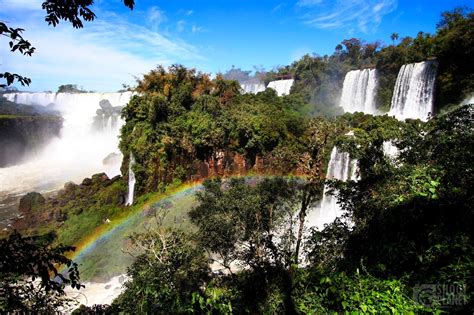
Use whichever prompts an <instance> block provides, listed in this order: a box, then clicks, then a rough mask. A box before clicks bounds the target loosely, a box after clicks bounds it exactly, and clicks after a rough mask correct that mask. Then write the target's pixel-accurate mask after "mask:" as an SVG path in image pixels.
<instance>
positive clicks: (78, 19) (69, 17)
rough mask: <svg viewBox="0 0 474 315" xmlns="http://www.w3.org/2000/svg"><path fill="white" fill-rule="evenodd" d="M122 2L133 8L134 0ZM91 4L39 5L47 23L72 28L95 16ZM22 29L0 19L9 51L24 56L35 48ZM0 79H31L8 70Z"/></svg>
mask: <svg viewBox="0 0 474 315" xmlns="http://www.w3.org/2000/svg"><path fill="white" fill-rule="evenodd" d="M123 3H124V5H125V6H126V7H128V8H130V10H133V7H134V5H135V1H134V0H123ZM93 4H94V0H46V1H44V2H43V3H42V5H41V7H42V8H43V10H45V11H46V16H45V21H46V22H47V23H48V25H52V26H53V27H55V26H56V25H58V24H59V22H60V20H64V21H67V22H70V23H71V24H72V26H73V27H74V28H82V27H83V26H84V24H83V20H84V21H86V22H89V21H93V20H94V19H95V18H96V15H95V13H94V12H93V11H92V10H91V9H90V7H91V6H92V5H93ZM24 31H25V30H24V29H22V28H12V27H9V26H8V25H7V24H6V23H5V21H0V35H3V36H5V37H8V38H9V39H10V41H9V45H10V51H11V52H15V51H19V52H20V53H21V54H23V55H25V56H31V55H32V54H33V53H34V51H35V48H34V47H33V46H32V45H31V43H30V42H29V41H28V40H26V39H24V38H23V36H22V33H23V32H24ZM0 79H4V80H5V81H6V84H5V83H4V84H0V87H6V86H8V85H11V84H13V83H14V82H15V81H17V82H19V83H20V84H21V85H23V86H24V85H30V83H31V79H29V78H27V77H24V76H22V75H19V74H17V73H10V72H3V73H0Z"/></svg>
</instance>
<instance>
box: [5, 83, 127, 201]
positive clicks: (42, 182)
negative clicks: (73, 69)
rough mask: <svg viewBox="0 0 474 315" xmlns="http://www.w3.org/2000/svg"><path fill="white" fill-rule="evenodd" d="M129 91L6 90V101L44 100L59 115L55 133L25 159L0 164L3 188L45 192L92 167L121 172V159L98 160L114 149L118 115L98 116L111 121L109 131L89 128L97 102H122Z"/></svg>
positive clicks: (39, 102) (112, 173) (79, 178)
mask: <svg viewBox="0 0 474 315" xmlns="http://www.w3.org/2000/svg"><path fill="white" fill-rule="evenodd" d="M131 95H132V93H131V92H126V93H73V94H71V93H8V94H4V95H3V96H4V97H5V98H7V99H8V100H9V101H13V102H15V103H20V104H26V105H39V106H45V107H48V108H50V109H52V110H55V111H58V112H60V114H61V116H62V117H63V119H64V123H63V128H62V130H61V134H60V138H58V139H54V140H52V141H51V142H50V143H48V144H47V145H46V146H45V147H43V148H42V149H41V150H40V151H39V152H37V153H36V154H35V155H34V156H30V157H28V159H27V160H26V162H25V163H24V164H20V165H15V166H11V167H8V168H0V183H1V189H0V190H2V191H7V192H10V193H24V192H27V191H33V190H34V191H38V192H45V191H48V190H52V189H57V188H59V187H61V186H62V185H63V184H64V183H65V182H67V181H74V182H76V183H77V182H80V181H82V179H83V178H85V177H89V176H91V175H92V174H94V173H99V172H105V173H106V174H107V175H108V176H109V177H113V176H115V175H119V174H120V164H121V159H118V161H117V162H116V163H112V164H107V165H104V164H103V160H104V158H105V157H107V156H108V155H109V154H110V153H113V152H115V153H119V152H120V151H119V149H118V142H119V139H118V135H119V129H120V126H121V124H123V121H122V120H121V119H120V118H118V120H117V123H116V126H115V127H114V123H113V120H110V122H109V120H108V119H104V118H103V117H98V118H97V121H98V122H100V123H102V124H103V123H106V124H110V129H111V131H110V132H105V131H100V132H97V131H95V132H94V131H93V128H92V124H93V121H94V117H96V115H97V111H98V110H100V106H99V103H100V102H101V101H102V100H108V102H109V103H110V104H111V106H115V107H117V106H124V105H126V104H127V103H128V101H129V99H130V97H131Z"/></svg>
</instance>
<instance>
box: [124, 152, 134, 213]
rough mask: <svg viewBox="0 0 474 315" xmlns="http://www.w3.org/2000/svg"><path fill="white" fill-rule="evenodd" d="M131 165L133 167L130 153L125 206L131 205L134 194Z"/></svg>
mask: <svg viewBox="0 0 474 315" xmlns="http://www.w3.org/2000/svg"><path fill="white" fill-rule="evenodd" d="M133 165H135V157H134V156H133V154H132V153H130V162H129V163H128V197H127V203H126V205H127V206H130V205H132V204H133V197H134V194H135V182H136V179H135V173H134V172H133Z"/></svg>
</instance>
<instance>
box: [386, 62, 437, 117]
mask: <svg viewBox="0 0 474 315" xmlns="http://www.w3.org/2000/svg"><path fill="white" fill-rule="evenodd" d="M437 67H438V62H437V61H435V60H431V61H424V62H418V63H411V64H406V65H403V66H402V67H401V69H400V71H399V72H398V77H397V81H396V83H395V89H394V91H393V96H392V104H391V107H390V111H389V115H393V116H395V117H396V118H397V119H400V120H404V119H406V118H418V119H421V120H427V119H428V115H429V114H430V113H432V112H433V94H434V93H433V92H434V85H435V78H436V71H437Z"/></svg>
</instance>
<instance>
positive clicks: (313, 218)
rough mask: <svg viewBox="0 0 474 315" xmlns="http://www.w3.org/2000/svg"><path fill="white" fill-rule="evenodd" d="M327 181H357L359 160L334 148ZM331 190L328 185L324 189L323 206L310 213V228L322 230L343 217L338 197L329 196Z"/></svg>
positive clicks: (308, 217)
mask: <svg viewBox="0 0 474 315" xmlns="http://www.w3.org/2000/svg"><path fill="white" fill-rule="evenodd" d="M326 179H339V180H342V181H347V180H357V179H358V177H357V160H354V159H351V158H350V156H349V153H347V152H341V151H339V150H338V149H337V148H336V147H334V148H333V149H332V152H331V159H330V161H329V165H328V170H327V173H326ZM329 189H330V188H329V186H328V185H326V186H325V187H324V194H323V198H322V200H321V204H320V205H319V207H315V208H313V209H311V210H310V211H309V213H308V216H307V219H306V220H307V222H308V225H309V226H314V227H318V228H319V229H322V228H323V227H324V224H329V223H331V222H333V221H334V220H335V219H336V218H337V217H339V216H341V214H342V209H341V206H340V205H339V204H338V202H337V198H336V196H334V195H332V194H329Z"/></svg>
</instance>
